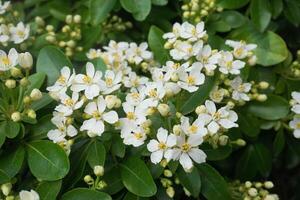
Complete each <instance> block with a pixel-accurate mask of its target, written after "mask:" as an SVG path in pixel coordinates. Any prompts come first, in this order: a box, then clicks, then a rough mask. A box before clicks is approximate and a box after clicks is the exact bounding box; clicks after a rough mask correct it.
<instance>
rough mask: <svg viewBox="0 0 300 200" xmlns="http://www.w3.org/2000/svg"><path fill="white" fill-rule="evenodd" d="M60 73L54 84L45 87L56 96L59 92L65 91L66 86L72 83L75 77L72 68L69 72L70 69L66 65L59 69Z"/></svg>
mask: <svg viewBox="0 0 300 200" xmlns="http://www.w3.org/2000/svg"><path fill="white" fill-rule="evenodd" d="M60 74H61V75H60V77H59V78H58V79H57V81H56V82H55V83H54V85H53V86H50V87H47V90H48V91H49V92H51V93H52V94H56V96H57V97H59V96H60V95H61V94H63V93H65V92H66V91H67V89H68V87H69V86H70V85H71V84H72V82H73V80H74V77H75V72H74V70H73V73H72V74H71V70H70V68H69V67H67V66H64V67H63V68H62V69H61V70H60Z"/></svg>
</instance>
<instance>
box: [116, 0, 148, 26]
mask: <svg viewBox="0 0 300 200" xmlns="http://www.w3.org/2000/svg"><path fill="white" fill-rule="evenodd" d="M120 2H121V5H122V7H123V8H124V9H125V10H126V11H128V12H130V13H132V15H133V17H134V18H135V19H136V20H137V21H143V20H144V19H146V17H147V16H148V14H149V13H150V10H151V0H143V1H141V0H120Z"/></svg>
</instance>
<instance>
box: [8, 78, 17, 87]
mask: <svg viewBox="0 0 300 200" xmlns="http://www.w3.org/2000/svg"><path fill="white" fill-rule="evenodd" d="M5 86H6V87H8V88H9V89H14V88H15V87H16V81H15V80H13V79H8V80H6V81H5Z"/></svg>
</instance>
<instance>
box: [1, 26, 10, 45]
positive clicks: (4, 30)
mask: <svg viewBox="0 0 300 200" xmlns="http://www.w3.org/2000/svg"><path fill="white" fill-rule="evenodd" d="M8 41H9V28H8V26H7V25H5V24H1V25H0V42H1V43H6V42H8Z"/></svg>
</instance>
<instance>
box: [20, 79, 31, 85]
mask: <svg viewBox="0 0 300 200" xmlns="http://www.w3.org/2000/svg"><path fill="white" fill-rule="evenodd" d="M29 83H30V82H29V80H28V79H27V78H26V77H24V78H22V79H21V80H20V85H21V86H22V87H27V85H29Z"/></svg>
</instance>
